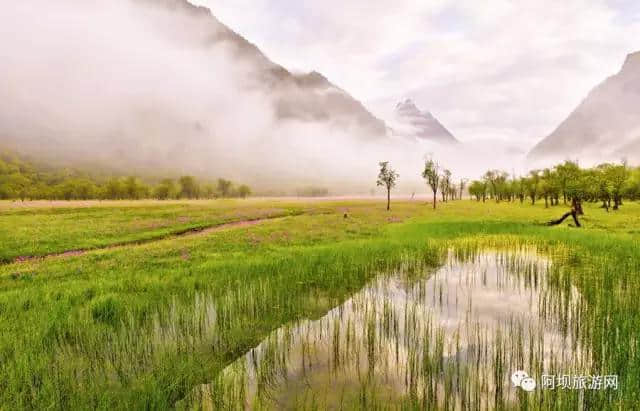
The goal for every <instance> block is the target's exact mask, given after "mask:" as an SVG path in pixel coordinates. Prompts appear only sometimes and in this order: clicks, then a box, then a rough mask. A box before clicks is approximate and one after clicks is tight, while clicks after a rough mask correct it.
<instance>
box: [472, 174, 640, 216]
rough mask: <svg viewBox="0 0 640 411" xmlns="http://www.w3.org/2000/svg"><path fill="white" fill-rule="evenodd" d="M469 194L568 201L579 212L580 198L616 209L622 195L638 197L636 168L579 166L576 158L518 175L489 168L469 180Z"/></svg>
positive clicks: (639, 179) (481, 197) (483, 198)
mask: <svg viewBox="0 0 640 411" xmlns="http://www.w3.org/2000/svg"><path fill="white" fill-rule="evenodd" d="M469 194H470V195H471V196H473V197H475V199H476V200H477V201H483V202H484V201H486V200H487V199H491V200H494V201H496V202H500V201H520V202H521V203H522V202H524V201H525V200H527V201H531V203H532V204H535V203H536V201H542V200H544V203H545V207H549V206H550V205H551V206H555V205H558V204H560V202H562V204H567V203H571V205H572V207H573V208H575V209H576V210H577V211H578V213H580V214H582V203H583V202H584V201H589V202H602V207H603V208H605V209H606V210H607V211H608V210H609V209H610V208H613V209H614V210H617V209H618V208H619V207H620V206H621V205H622V202H623V199H630V200H636V199H639V198H640V168H635V169H634V168H630V167H629V166H628V165H627V164H626V163H625V162H622V163H620V164H612V163H603V164H600V165H598V166H596V167H592V168H581V167H580V166H579V165H578V163H576V162H573V161H565V162H564V163H561V164H558V165H556V166H555V167H551V168H545V169H542V170H532V171H530V172H529V174H528V175H526V176H522V177H515V176H509V174H508V173H506V172H504V171H500V170H489V171H487V172H486V173H485V174H484V176H483V177H482V179H480V180H475V181H473V182H471V184H470V185H469Z"/></svg>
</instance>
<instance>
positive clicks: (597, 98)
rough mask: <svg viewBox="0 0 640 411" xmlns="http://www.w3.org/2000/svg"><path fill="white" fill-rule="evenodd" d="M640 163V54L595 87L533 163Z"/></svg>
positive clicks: (534, 152) (537, 150)
mask: <svg viewBox="0 0 640 411" xmlns="http://www.w3.org/2000/svg"><path fill="white" fill-rule="evenodd" d="M623 157H624V158H627V159H628V160H630V161H634V162H638V161H640V52H636V53H632V54H629V55H628V56H627V58H626V60H625V62H624V65H623V66H622V69H621V70H620V72H619V73H617V74H616V75H614V76H611V77H609V78H607V79H606V80H605V81H604V82H602V83H601V84H599V85H598V86H597V87H595V88H594V89H593V90H592V91H591V92H590V93H589V95H588V96H587V97H586V98H585V99H584V100H583V101H582V103H580V105H579V106H578V107H577V108H576V109H575V110H574V111H573V112H572V113H571V114H570V115H569V117H567V119H566V120H564V121H563V122H562V123H561V124H560V125H559V126H558V128H556V129H555V130H554V131H553V132H552V133H551V134H550V135H549V136H547V137H546V138H544V139H543V140H542V141H541V142H540V143H538V144H537V145H536V146H535V147H534V148H533V149H532V150H531V152H530V153H529V158H530V159H534V160H535V159H542V158H554V159H556V158H580V159H587V160H593V161H605V160H606V161H610V160H619V159H621V158H623Z"/></svg>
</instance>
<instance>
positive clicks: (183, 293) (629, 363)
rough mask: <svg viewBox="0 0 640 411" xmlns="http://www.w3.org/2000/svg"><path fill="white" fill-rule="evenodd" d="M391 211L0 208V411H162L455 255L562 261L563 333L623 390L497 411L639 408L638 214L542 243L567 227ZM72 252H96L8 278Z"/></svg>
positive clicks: (591, 213) (546, 213)
mask: <svg viewBox="0 0 640 411" xmlns="http://www.w3.org/2000/svg"><path fill="white" fill-rule="evenodd" d="M384 207H385V204H384V203H383V202H382V201H373V200H371V201H368V200H350V201H347V200H344V201H306V200H233V201H232V200H215V201H190V202H178V201H174V202H170V203H163V202H152V201H141V202H106V203H99V202H89V203H82V204H79V203H71V204H56V205H55V207H48V206H47V205H46V204H42V203H37V204H24V205H22V204H15V203H2V202H0V260H2V261H3V264H2V265H1V266H0V330H1V331H2V332H1V333H0V409H7V410H14V409H168V408H169V409H170V408H173V407H175V406H176V404H177V403H179V401H181V400H182V399H184V398H185V397H187V396H188V395H189V393H190V392H192V390H193V389H194V387H197V386H199V385H201V384H207V383H210V382H212V381H214V380H215V379H216V376H217V375H218V374H219V373H220V371H221V370H223V369H224V368H225V367H226V366H227V365H228V364H230V363H232V362H233V361H234V360H235V359H236V358H238V357H240V356H242V355H243V354H244V353H245V352H247V351H248V350H249V349H251V348H252V347H254V346H256V345H258V344H259V343H260V342H261V341H262V340H263V339H264V338H266V337H267V336H268V335H269V334H270V333H271V332H272V331H273V330H275V329H277V328H279V327H281V326H283V325H285V324H290V323H292V322H295V321H297V320H299V319H302V318H319V317H322V316H323V315H324V314H325V313H326V312H327V311H328V310H329V309H331V308H332V307H335V306H336V305H339V304H340V303H341V302H343V301H344V300H345V299H347V298H348V297H349V296H351V295H352V294H354V293H355V292H357V291H358V290H360V289H361V288H362V287H363V286H365V285H366V284H367V283H368V282H370V281H371V280H372V279H373V278H374V277H375V276H376V275H378V274H380V273H384V272H388V271H392V270H394V269H397V268H398V267H400V266H402V265H403V264H405V263H406V261H419V262H420V264H421V266H428V267H438V266H440V265H441V264H442V262H443V259H444V256H445V255H446V253H447V250H449V249H450V248H454V249H455V250H461V252H471V251H472V250H482V249H504V250H509V249H517V248H521V247H533V248H535V249H536V250H538V252H539V253H541V254H543V255H545V256H548V257H549V258H550V259H551V260H553V262H554V264H555V265H556V266H557V267H558V268H557V270H555V271H554V273H555V274H554V276H555V277H553V278H554V279H555V280H554V281H556V282H557V287H558V288H560V289H562V288H567V287H570V286H571V287H575V288H576V289H577V290H578V292H579V293H580V295H581V301H583V303H582V304H581V305H580V307H579V308H578V309H577V311H576V316H575V318H574V320H573V321H572V322H571V323H570V324H567V325H566V326H567V327H568V328H575V330H574V331H572V333H573V334H572V335H575V336H576V337H577V341H579V344H580V345H581V346H582V347H583V349H585V350H587V351H588V352H589V353H590V361H589V370H588V371H589V372H590V373H591V374H617V375H618V376H619V381H620V382H619V388H618V389H617V390H615V391H590V392H584V393H583V394H580V393H579V392H577V391H567V392H561V391H549V392H546V391H545V392H541V391H537V392H536V394H535V395H532V396H530V397H526V396H519V397H518V398H517V401H516V403H515V404H510V405H509V404H508V405H507V406H505V407H506V408H518V409H575V407H576V406H577V405H580V406H583V407H587V408H588V409H633V408H635V407H637V406H638V404H640V338H639V334H638V330H640V283H639V281H638V276H639V275H640V204H637V203H631V202H629V203H625V204H624V205H623V206H622V207H621V209H620V210H619V211H616V212H610V213H607V212H605V211H604V210H603V209H600V208H598V207H597V205H592V204H587V205H586V206H585V216H584V217H583V218H582V222H583V225H584V227H583V228H574V227H570V226H569V225H568V224H564V225H562V226H557V227H546V226H544V224H543V223H544V222H546V221H548V220H550V219H551V218H556V217H558V216H560V215H561V214H562V213H564V211H565V209H564V208H563V207H561V206H558V207H550V208H548V209H545V208H544V205H543V204H536V205H535V206H531V205H530V204H528V203H525V204H519V203H516V204H509V203H500V204H496V203H493V202H487V203H485V204H483V203H477V202H475V201H467V200H464V201H454V202H449V203H446V204H439V208H438V209H437V210H435V211H434V210H432V209H431V206H430V205H429V204H425V203H423V202H418V201H414V202H408V201H404V202H392V210H391V211H390V212H387V211H385V209H384ZM345 213H346V214H347V217H346V218H345V216H344V215H345ZM256 219H264V221H261V223H260V224H256V225H251V226H242V225H239V226H237V227H229V228H227V229H223V230H219V231H212V232H209V233H206V234H202V235H183V236H180V235H176V234H179V233H183V232H185V231H188V230H191V229H200V228H205V227H213V226H216V225H220V224H224V223H228V222H238V221H245V220H256ZM567 221H568V220H567ZM70 250H90V251H88V252H86V253H84V254H82V255H69V256H62V257H60V256H58V257H55V256H52V257H49V258H42V259H33V260H29V261H26V262H14V261H15V259H17V258H19V257H44V256H47V255H49V254H57V253H63V252H65V251H70ZM560 306H562V305H560ZM212 312H215V315H212V314H211V313H212ZM214 316H215V321H214V320H213V319H212V318H213V317H214ZM507 371H509V372H510V371H511V370H507ZM505 372H506V371H505ZM581 395H583V396H581ZM359 404H360V405H359V408H370V407H368V406H366V405H363V404H366V403H359ZM398 404H403V405H402V406H403V407H404V408H412V407H413V408H423V406H424V404H422V406H420V407H419V406H418V405H416V404H417V403H415V402H406V401H404V402H399V403H398ZM369 405H371V404H370V403H369ZM399 406H400V405H399ZM376 407H377V406H376ZM373 408H375V407H373ZM380 408H382V407H380Z"/></svg>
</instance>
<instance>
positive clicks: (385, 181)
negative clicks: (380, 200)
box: [377, 161, 399, 211]
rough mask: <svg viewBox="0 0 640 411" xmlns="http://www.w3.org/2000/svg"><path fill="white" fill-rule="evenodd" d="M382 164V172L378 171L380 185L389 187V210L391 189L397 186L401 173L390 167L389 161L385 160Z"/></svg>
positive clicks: (389, 207) (388, 207)
mask: <svg viewBox="0 0 640 411" xmlns="http://www.w3.org/2000/svg"><path fill="white" fill-rule="evenodd" d="M379 164H380V172H379V173H378V181H377V185H378V186H384V187H386V189H387V211H388V210H390V209H391V189H392V188H393V187H395V186H396V180H397V179H398V177H399V174H398V173H396V172H395V170H394V169H392V168H391V167H389V162H388V161H383V162H381V163H379Z"/></svg>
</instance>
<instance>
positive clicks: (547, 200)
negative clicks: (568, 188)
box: [544, 196, 549, 208]
mask: <svg viewBox="0 0 640 411" xmlns="http://www.w3.org/2000/svg"><path fill="white" fill-rule="evenodd" d="M544 208H549V198H548V197H547V196H544Z"/></svg>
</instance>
